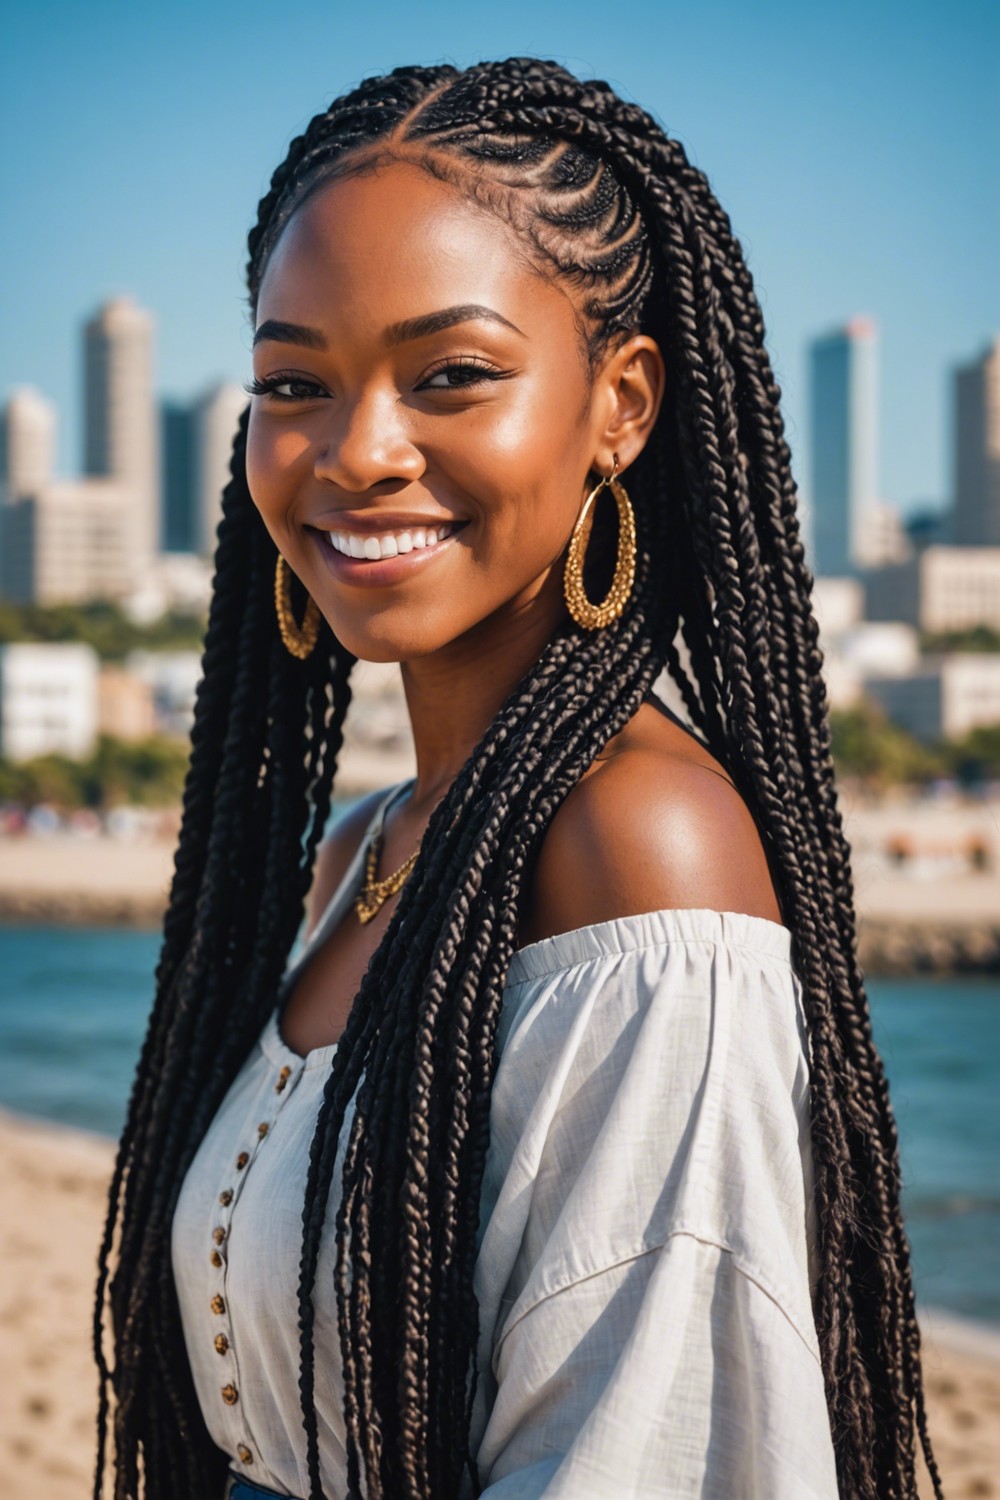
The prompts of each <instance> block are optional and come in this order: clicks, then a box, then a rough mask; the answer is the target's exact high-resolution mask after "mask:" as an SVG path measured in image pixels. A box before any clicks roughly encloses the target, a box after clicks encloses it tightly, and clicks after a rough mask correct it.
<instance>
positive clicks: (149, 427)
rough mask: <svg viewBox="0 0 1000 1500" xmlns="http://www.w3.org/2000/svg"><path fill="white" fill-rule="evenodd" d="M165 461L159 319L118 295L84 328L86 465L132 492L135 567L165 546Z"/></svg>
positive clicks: (129, 540) (130, 542)
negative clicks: (156, 370) (158, 393)
mask: <svg viewBox="0 0 1000 1500" xmlns="http://www.w3.org/2000/svg"><path fill="white" fill-rule="evenodd" d="M159 463H160V461H159V421H158V413H157V407H156V401H155V398H154V395H153V318H152V315H151V314H150V313H148V312H146V311H145V309H144V308H141V307H137V306H136V304H135V303H134V302H133V301H132V299H131V298H129V297H116V298H115V299H114V300H113V301H111V302H106V303H105V304H104V306H103V307H101V308H99V309H98V311H97V313H96V314H95V315H94V317H93V318H92V319H91V320H90V322H89V323H88V324H87V325H86V328H85V330H84V470H85V472H86V473H87V474H89V475H95V476H106V477H110V478H114V479H116V480H118V481H119V482H120V484H121V487H122V489H123V491H124V493H125V494H126V495H127V499H128V508H127V536H126V545H127V550H128V554H129V557H130V560H131V563H132V566H133V568H134V569H135V570H136V571H137V572H138V571H139V570H141V568H142V567H143V566H144V564H145V563H147V562H148V561H149V560H150V559H152V557H153V556H154V555H155V554H156V552H157V551H158V550H159V542H160V467H159Z"/></svg>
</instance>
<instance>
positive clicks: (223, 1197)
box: [219, 1188, 233, 1208]
mask: <svg viewBox="0 0 1000 1500" xmlns="http://www.w3.org/2000/svg"><path fill="white" fill-rule="evenodd" d="M232 1201H233V1190H232V1188H224V1189H223V1190H222V1192H221V1193H220V1194H219V1202H220V1203H221V1204H222V1206H223V1208H228V1207H229V1205H230V1203H232Z"/></svg>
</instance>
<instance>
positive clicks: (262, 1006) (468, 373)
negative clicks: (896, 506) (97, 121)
mask: <svg viewBox="0 0 1000 1500" xmlns="http://www.w3.org/2000/svg"><path fill="white" fill-rule="evenodd" d="M248 270H249V287H250V299H251V310H252V313H253V316H254V320H255V335H254V351H253V359H254V373H253V378H252V380H251V381H250V383H249V384H248V391H249V393H250V408H249V411H248V413H247V414H246V416H245V418H244V421H243V423H242V425H241V430H240V433H239V435H238V438H237V441H236V445H235V449H234V453H233V461H232V479H231V482H230V484H229V485H228V487H227V489H226V492H225V496H224V507H223V521H222V524H221V527H220V530H219V545H218V552H217V555H216V577H215V591H214V596H213V605H212V614H211V620H210V624H209V630H208V635H207V638H206V643H205V657H204V678H203V682H202V685H201V688H200V691H199V697H198V705H197V713H196V722H195V728H194V734H193V748H192V757H191V763H190V770H189V773H188V782H187V786H186V790H185V812H184V820H183V826H182V831H181V838H180V846H179V848H178V852H177V861H176V873H175V877H174V883H173V889H172V892H171V902H170V908H169V911H168V914H167V918H166V924H165V929H164V940H163V951H162V955H161V959H160V964H159V968H158V971H157V995H156V1001H155V1004H154V1008H153V1014H152V1017H151V1020H150V1025H149V1032H148V1035H147V1040H146V1044H145V1047H144V1049H143V1054H142V1058H141V1060H140V1064H139V1069H138V1073H137V1077H136V1084H135V1089H134V1091H133V1095H132V1100H131V1103H130V1107H129V1115H128V1120H127V1123H126V1127H125V1131H124V1134H123V1138H122V1143H121V1149H120V1152H119V1159H118V1165H117V1169H116V1173H115V1177H114V1181H113V1184H112V1192H111V1203H110V1209H109V1215H108V1222H107V1229H106V1234H105V1241H104V1246H103V1250H102V1257H101V1273H100V1282H99V1286H98V1296H97V1309H96V1322H95V1349H96V1354H97V1359H98V1363H99V1366H100V1371H101V1377H102V1380H101V1388H102V1408H101V1416H100V1452H99V1455H98V1471H97V1472H98V1478H97V1484H96V1488H95V1494H98V1495H99V1494H100V1492H101V1481H102V1477H103V1471H104V1457H105V1455H104V1445H105V1440H106V1428H107V1426H108V1412H109V1409H110V1399H111V1397H113V1398H114V1454H113V1465H114V1475H115V1495H116V1500H125V1497H131V1496H138V1495H139V1494H140V1493H142V1494H145V1495H146V1496H148V1497H150V1500H180V1497H190V1496H198V1497H201V1496H206V1497H218V1500H222V1497H223V1496H224V1495H225V1496H228V1497H230V1500H252V1497H255V1496H268V1495H271V1496H274V1495H279V1496H280V1495H284V1496H291V1497H295V1496H298V1497H302V1500H304V1497H305V1496H308V1497H309V1500H322V1497H324V1496H326V1497H330V1500H360V1497H361V1496H365V1497H368V1500H379V1497H384V1500H397V1497H398V1500H404V1497H405V1500H452V1497H454V1500H462V1497H468V1496H473V1495H479V1494H482V1495H484V1496H487V1497H489V1500H514V1497H515V1496H516V1497H518V1500H542V1497H545V1500H597V1497H605V1496H608V1497H610V1496H621V1495H635V1496H643V1497H656V1496H663V1497H664V1500H667V1497H669V1500H680V1497H696V1496H701V1497H716V1496H721V1495H727V1496H728V1495H737V1494H738V1495H740V1496H744V1497H747V1500H806V1497H808V1500H834V1497H835V1496H837V1495H838V1494H840V1495H844V1496H847V1495H850V1496H851V1497H852V1500H882V1497H885V1496H889V1495H894V1496H900V1497H902V1496H915V1494H916V1478H915V1463H916V1459H915V1446H916V1439H917V1437H918V1436H919V1439H920V1441H921V1443H922V1447H923V1451H924V1454H925V1456H926V1459H927V1463H928V1465H929V1467H930V1471H931V1475H932V1478H933V1480H934V1483H935V1486H936V1487H937V1489H938V1493H940V1487H939V1486H938V1485H937V1477H936V1470H935V1468H934V1461H933V1457H932V1455H931V1452H930V1447H929V1444H928V1442H927V1436H926V1423H925V1419H924V1407H923V1396H922V1387H921V1375H920V1356H919V1336H918V1332H917V1325H916V1321H915V1318H914V1309H913V1292H912V1285H911V1279H910V1271H909V1257H908V1249H907V1242H906V1236H905V1233H904V1230H903V1225H902V1221H901V1218H900V1211H899V1172H898V1161H897V1154H896V1137H895V1128H894V1124H893V1119H892V1113H891V1110H890V1107H889V1101H888V1096H887V1092H886V1085H885V1079H884V1075H883V1071H882V1066H881V1062H880V1059H879V1057H878V1054H877V1052H876V1051H875V1048H874V1046H873V1043H872V1038H871V1029H870V1025H869V1020H868V1011H867V1002H866V999H865V993H864V984H863V978H862V975H861V972H860V969H859V967H858V963H857V957H856V945H855V927H854V911H853V903H852V888H851V877H850V861H849V851H848V849H847V846H846V844H845V841H844V838H843V833H842V829H841V824H840V817H839V813H838V811H837V802H836V789H835V785H834V779H833V770H832V765H831V761H830V756H829V730H828V726H827V721H826V701H825V693H824V688H823V682H822V677H821V656H820V653H819V650H818V646H817V630H816V624H815V621H814V619H813V616H812V612H811V608H810V602H809V596H810V588H811V578H810V576H809V573H808V571H807V569H806V567H805V564H804V558H803V551H802V546H801V542H800V539H799V532H798V519H797V513H796V494H795V486H794V482H793V479H792V475H791V470H790V459H789V452H788V448H787V445H786V443H785V441H784V437H783V431H782V422H781V416H780V392H779V390H778V387H777V386H776V384H775V382H774V379H773V376H772V374H771V371H770V367H769V364H768V359H767V355H766V351H765V347H764V327H763V321H762V318H761V314H760V309H759V306H758V303H757V300H756V297H755V294H754V290H753V285H752V281H751V278H750V275H749V273H748V271H747V269H746V266H745V263H744V260H743V256H742V252H741V249H740V246H739V243H738V241H737V240H736V239H735V238H734V237H733V234H732V230H731V227H730V225H729V222H728V219H727V218H726V216H725V214H724V212H723V211H722V209H721V208H720V206H719V204H718V203H717V201H716V199H715V198H714V196H713V194H712V192H711V190H710V188H709V185H708V183H707V181H706V179H705V177H704V176H703V174H702V173H700V172H698V171H696V170H695V169H694V168H692V167H691V166H690V164H689V163H688V161H687V160H686V157H685V155H684V153H683V151H682V149H681V148H680V146H679V145H678V144H677V143H676V142H675V141H672V140H670V139H669V138H668V137H667V136H666V135H665V134H664V132H663V130H662V129H661V127H660V126H659V125H658V124H657V123H656V122H655V121H654V120H653V119H652V118H651V117H650V116H649V115H648V114H646V113H645V112H644V111H643V110H641V109H639V108H638V107H637V106H635V105H632V104H628V103H625V102H624V101H622V100H621V99H620V98H618V97H617V95H615V94H614V92H613V91H612V90H611V89H610V88H609V87H608V85H607V84H606V83H604V82H601V81H599V80H591V81H588V82H581V81H580V80H578V79H576V78H574V77H573V76H572V75H571V74H570V73H568V72H566V71H565V70H564V69H563V68H561V67H559V66H558V65H556V64H555V63H551V62H544V61H541V60H538V59H531V58H510V59H507V60H506V61H504V62H497V63H482V64H479V65H477V66H475V67H473V68H470V69H468V70H466V71H465V72H461V73H460V72H458V71H457V70H456V69H454V68H452V67H447V66H442V67H436V68H420V67H414V68H400V69H397V70H396V71H394V72H393V73H391V74H390V75H388V76H387V77H382V78H372V79H368V80H366V81H365V82H364V83H363V84H362V85H360V87H359V88H358V89H356V90H354V91H353V92H352V93H350V94H347V95H345V96H343V97H341V98H338V99H336V100H335V101H334V102H333V104H332V105H331V106H330V108H329V110H327V111H325V112H324V113H323V114H321V115H318V116H317V117H316V118H315V119H314V120H313V121H312V122H311V124H310V125H309V127H308V129H307V130H306V131H305V133H304V134H303V135H302V136H300V137H299V138H297V139H296V140H295V141H294V142H293V143H292V146H291V148H290V151H289V154H288V157H287V159H286V161H285V162H284V163H283V164H282V166H281V167H279V168H278V170H277V172H276V173H275V175H274V178H273V179H272V183H271V188H270V191H269V192H268V194H267V195H266V196H265V197H264V199H263V200H262V201H261V203H260V205H259V211H258V220H257V223H256V225H255V227H254V229H253V230H252V232H251V235H250V262H249V268H248ZM300 621H301V623H300ZM359 658H361V659H365V660H371V661H393V662H398V663H399V664H400V671H401V674H402V680H403V686H404V690H405V694H406V703H407V708H408V711H409V716H410V720H411V724H412V729H413V738H414V744H415V748H416V762H417V773H416V776H415V777H414V778H413V779H412V781H409V782H406V783H403V784H402V785H401V786H397V787H391V788H387V789H385V790H383V791H380V792H379V793H378V794H376V795H374V796H372V797H370V798H367V799H365V800H364V801H363V802H362V803H361V804H360V805H359V806H358V807H357V808H356V809H354V810H352V812H351V813H350V814H349V815H347V816H346V817H344V818H343V819H342V820H341V822H340V823H339V824H338V825H337V827H336V828H335V829H334V831H333V833H332V834H331V835H330V837H329V838H327V839H326V840H325V841H323V842H322V844H321V842H320V840H321V834H322V832H323V829H324V827H325V825H326V821H327V817H328V814H329V809H330V798H331V791H332V788H333V786H334V784H335V773H336V765H337V756H338V753H339V750H340V746H341V741H342V735H343V727H344V722H345V718H346V715H347V712H348V709H349V705H350V699H351V688H350V683H351V669H352V667H353V665H354V663H355V661H356V660H357V659H359ZM663 673H666V674H667V675H668V676H669V677H670V678H671V679H672V681H673V686H674V688H675V689H676V692H677V694H678V701H679V702H681V703H682V704H683V706H684V708H685V709H686V714H687V719H686V720H685V719H682V718H680V717H679V716H678V715H677V714H675V713H674V712H673V711H672V710H670V709H668V708H667V707H666V706H665V705H664V704H663V703H662V702H661V701H660V700H659V698H658V697H657V696H656V694H655V692H654V687H655V685H656V683H657V681H658V680H659V679H660V677H661V674H663ZM310 887H311V891H310ZM307 892H310V895H309V921H308V934H307V937H306V941H305V944H304V946H303V948H302V949H301V951H300V953H299V955H298V957H297V958H296V959H295V960H294V961H290V959H289V955H290V950H291V948H292V944H293V940H294V938H295V935H296V931H297V929H298V927H299V923H300V918H301V913H302V906H303V901H304V899H305V897H306V894H307ZM108 1316H110V1324H111V1341H112V1343H113V1347H114V1352H115V1359H114V1363H113V1365H111V1366H110V1367H109V1365H108V1363H107V1362H106V1359H105V1336H104V1323H105V1320H106V1318H107V1317H108Z"/></svg>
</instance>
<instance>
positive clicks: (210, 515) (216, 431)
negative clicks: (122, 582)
mask: <svg viewBox="0 0 1000 1500" xmlns="http://www.w3.org/2000/svg"><path fill="white" fill-rule="evenodd" d="M249 399H250V398H249V397H248V396H247V393H246V391H245V390H243V388H242V386H238V385H231V384H228V383H226V382H221V383H219V384H218V385H213V386H211V387H210V389H209V390H207V391H206V392H205V394H204V395H203V396H202V397H201V398H200V399H199V400H198V401H197V402H196V403H195V424H196V427H195V430H196V453H197V459H196V477H197V488H196V495H197V504H196V509H195V526H194V548H195V551H197V552H201V553H203V554H207V555H211V554H213V553H214V552H215V532H216V528H217V527H218V524H219V521H220V519H221V517H222V491H223V490H224V489H225V487H226V485H227V484H228V482H229V460H230V458H231V456H232V451H233V438H234V437H235V435H236V429H237V427H238V426H239V420H240V417H241V416H242V414H243V411H244V408H245V407H246V405H247V402H248V401H249Z"/></svg>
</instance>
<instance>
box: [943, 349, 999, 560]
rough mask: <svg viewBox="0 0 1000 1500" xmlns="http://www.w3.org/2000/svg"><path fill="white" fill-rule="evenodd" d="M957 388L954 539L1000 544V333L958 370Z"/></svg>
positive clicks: (978, 544) (965, 542)
mask: <svg viewBox="0 0 1000 1500" xmlns="http://www.w3.org/2000/svg"><path fill="white" fill-rule="evenodd" d="M953 389H954V408H953V410H954V484H955V496H954V513H953V518H952V532H953V536H954V539H955V541H956V542H957V543H959V544H960V545H964V546H971V547H996V546H1000V334H998V335H997V336H996V338H994V340H993V342H992V344H990V345H989V346H988V347H987V348H986V349H985V350H984V351H983V353H982V354H981V355H980V356H979V358H978V359H974V360H972V362H971V363H970V364H967V365H962V366H960V367H959V368H958V369H957V370H956V371H955V379H954V388H953Z"/></svg>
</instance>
